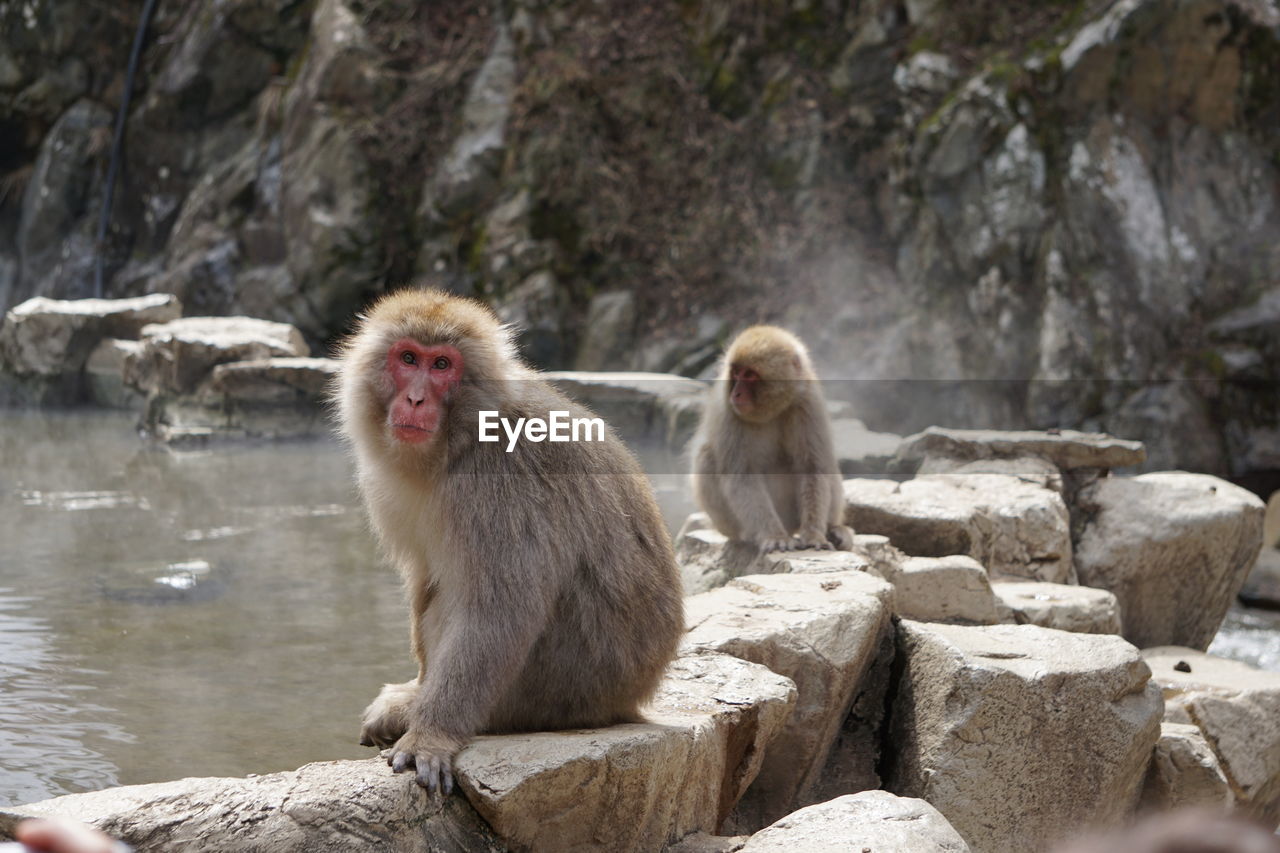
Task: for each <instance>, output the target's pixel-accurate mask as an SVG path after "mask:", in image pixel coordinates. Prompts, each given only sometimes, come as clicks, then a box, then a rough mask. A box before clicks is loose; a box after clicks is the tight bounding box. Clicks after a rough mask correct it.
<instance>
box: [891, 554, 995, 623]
mask: <svg viewBox="0 0 1280 853" xmlns="http://www.w3.org/2000/svg"><path fill="white" fill-rule="evenodd" d="M893 585H894V588H895V589H896V590H897V595H896V596H895V600H896V602H897V614H898V615H899V616H901V617H903V618H904V619H915V620H916V621H919V622H959V623H969V624H976V625H994V624H996V623H997V622H1001V621H1003V618H1002V617H1003V613H1002V611H1001V609H1000V607H999V602H998V601H997V599H996V596H995V594H994V593H993V592H992V590H991V581H990V580H989V579H988V578H987V570H986V569H984V568H983V567H982V564H981V563H979V562H978V561H977V560H975V559H973V558H972V557H966V556H963V555H960V554H956V555H952V556H950V557H908V558H907V559H906V560H904V561H903V563H902V570H901V572H900V573H899V574H898V576H897V577H896V578H895V579H894V582H893Z"/></svg>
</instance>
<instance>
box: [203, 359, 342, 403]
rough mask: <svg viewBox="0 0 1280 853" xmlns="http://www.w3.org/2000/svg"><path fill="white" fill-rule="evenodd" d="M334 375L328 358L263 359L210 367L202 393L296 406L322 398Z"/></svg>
mask: <svg viewBox="0 0 1280 853" xmlns="http://www.w3.org/2000/svg"><path fill="white" fill-rule="evenodd" d="M337 373H338V361H337V360H336V359H332V358H297V357H284V358H263V359H256V360H254V361H233V362H228V363H226V364H219V365H217V366H215V367H214V368H213V372H212V374H211V375H210V377H209V382H208V383H207V385H206V387H205V389H204V390H205V392H206V393H211V394H217V395H225V396H226V397H227V398H229V399H232V400H244V401H252V402H256V403H278V404H297V403H301V402H303V401H312V402H314V403H316V404H318V403H320V401H322V400H323V399H324V396H325V394H326V393H327V392H328V390H329V384H330V382H331V381H332V380H333V377H334V376H336V375H337Z"/></svg>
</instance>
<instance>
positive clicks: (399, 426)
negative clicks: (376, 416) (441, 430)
mask: <svg viewBox="0 0 1280 853" xmlns="http://www.w3.org/2000/svg"><path fill="white" fill-rule="evenodd" d="M391 428H392V429H412V430H417V431H418V432H435V430H433V429H427V428H426V427H420V426H415V425H414V424H392V425H391Z"/></svg>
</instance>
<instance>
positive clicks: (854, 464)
mask: <svg viewBox="0 0 1280 853" xmlns="http://www.w3.org/2000/svg"><path fill="white" fill-rule="evenodd" d="M831 441H832V443H833V444H834V445H835V450H836V460H837V461H838V462H839V463H840V473H841V474H842V475H844V476H845V477H875V476H881V475H883V474H884V473H885V472H886V471H887V470H888V467H889V461H890V460H891V459H893V456H894V454H895V453H897V452H898V445H900V444H901V443H902V436H900V435H895V434H894V433H891V432H874V431H872V430H869V429H867V427H866V424H864V423H863V422H862V421H860V420H858V419H857V418H852V417H837V416H835V415H834V414H833V415H832V418H831Z"/></svg>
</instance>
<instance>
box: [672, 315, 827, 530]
mask: <svg viewBox="0 0 1280 853" xmlns="http://www.w3.org/2000/svg"><path fill="white" fill-rule="evenodd" d="M692 447H693V491H694V496H695V498H696V500H697V502H698V505H699V506H700V507H701V508H702V509H703V511H704V512H706V513H707V515H708V516H710V518H711V523H712V524H714V525H715V527H716V529H717V530H719V531H720V532H721V533H723V534H724V535H726V536H728V537H729V538H730V539H734V540H739V541H745V542H751V543H754V544H756V545H757V546H759V547H760V549H761V550H762V551H765V552H769V551H791V550H798V549H804V548H822V549H830V548H836V549H839V550H842V551H847V550H849V549H850V548H852V547H853V530H852V529H851V528H849V527H846V526H845V524H844V490H843V483H842V481H841V477H840V468H839V465H838V464H837V462H836V456H835V450H834V447H833V445H832V441H831V422H830V419H829V418H828V415H827V407H826V402H825V400H824V399H823V397H822V390H821V389H820V388H819V387H818V382H817V377H816V376H815V374H814V372H813V367H812V365H811V364H810V361H809V353H808V351H807V350H806V349H805V347H804V344H803V343H801V342H800V340H799V339H798V338H797V337H796V336H795V335H793V334H791V333H790V332H788V331H786V330H784V329H779V328H777V327H776V326H752V327H751V328H749V329H747V330H745V331H744V332H742V333H741V334H740V335H738V337H736V338H735V339H734V340H733V343H731V344H730V345H729V349H728V350H727V351H726V353H725V356H724V360H723V362H722V364H721V365H720V370H719V378H718V380H717V381H716V382H715V384H714V387H713V388H712V390H711V393H710V394H709V395H708V399H707V402H706V405H705V407H704V409H703V412H702V420H701V422H700V423H699V425H698V430H697V433H696V434H695V436H694V440H693V445H692Z"/></svg>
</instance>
